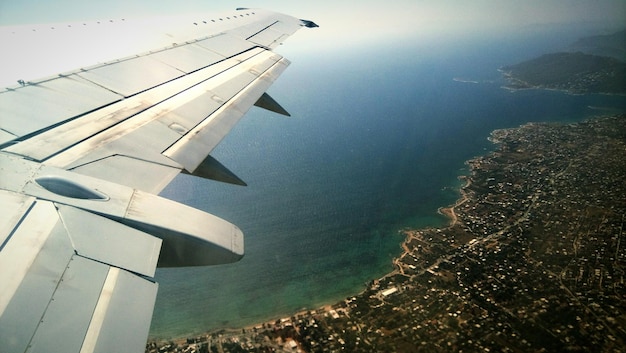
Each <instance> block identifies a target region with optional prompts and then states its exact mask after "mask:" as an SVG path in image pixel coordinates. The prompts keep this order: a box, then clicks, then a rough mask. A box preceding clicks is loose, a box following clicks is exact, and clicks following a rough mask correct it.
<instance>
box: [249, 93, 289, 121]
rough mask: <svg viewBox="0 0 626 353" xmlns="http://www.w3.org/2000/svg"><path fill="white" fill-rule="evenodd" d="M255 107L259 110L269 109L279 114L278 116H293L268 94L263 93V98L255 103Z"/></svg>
mask: <svg viewBox="0 0 626 353" xmlns="http://www.w3.org/2000/svg"><path fill="white" fill-rule="evenodd" d="M254 105H255V106H257V107H259V108H263V109H267V110H269V111H272V112H274V113H278V114H281V115H285V116H291V114H289V113H288V112H287V111H286V110H285V108H283V107H281V106H280V104H278V102H276V101H275V100H274V98H272V97H270V95H269V94H267V93H263V95H262V96H261V98H259V100H257V101H256V103H254Z"/></svg>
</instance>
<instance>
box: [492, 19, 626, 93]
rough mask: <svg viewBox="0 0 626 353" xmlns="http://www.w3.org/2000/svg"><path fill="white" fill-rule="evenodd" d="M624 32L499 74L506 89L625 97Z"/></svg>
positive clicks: (589, 39) (587, 41) (583, 42)
mask: <svg viewBox="0 0 626 353" xmlns="http://www.w3.org/2000/svg"><path fill="white" fill-rule="evenodd" d="M624 38H626V31H620V32H617V33H614V34H611V35H602V36H593V37H586V38H581V39H579V40H578V41H576V42H575V43H573V44H571V45H570V46H569V49H570V50H569V51H564V52H558V53H551V54H545V55H542V56H540V57H538V58H535V59H531V60H527V61H524V62H521V63H518V64H515V65H509V66H504V67H502V68H500V71H501V72H502V73H503V74H504V76H505V78H506V79H507V80H508V81H509V83H508V85H507V86H505V88H508V89H513V90H517V89H528V88H541V89H555V90H561V91H566V92H569V93H572V94H584V93H603V94H620V95H623V94H626V62H624V58H625V57H626V54H625V53H626V41H625V40H624Z"/></svg>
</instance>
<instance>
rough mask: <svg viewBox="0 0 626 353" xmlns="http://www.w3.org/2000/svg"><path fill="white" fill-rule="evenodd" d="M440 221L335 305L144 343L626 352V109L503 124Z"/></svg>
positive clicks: (177, 348) (188, 347)
mask: <svg viewBox="0 0 626 353" xmlns="http://www.w3.org/2000/svg"><path fill="white" fill-rule="evenodd" d="M490 139H491V140H492V142H494V143H495V144H496V149H495V151H494V152H492V153H489V154H488V155H485V156H480V157H476V158H475V159H472V160H470V161H468V162H467V163H468V165H469V167H470V174H469V175H465V176H461V177H460V178H462V179H464V182H465V185H464V186H463V187H462V189H461V191H460V198H459V200H458V201H457V202H456V204H455V205H452V206H451V207H449V208H442V209H440V212H441V213H442V214H445V215H447V216H448V217H449V218H450V225H449V226H448V227H446V228H442V229H417V230H415V229H406V230H403V233H404V234H405V235H406V239H405V241H404V243H403V244H401V251H402V253H401V255H399V256H398V257H397V258H395V259H394V260H393V263H394V267H395V270H394V271H392V272H391V273H389V274H388V275H386V276H384V277H382V278H379V279H377V280H373V281H372V282H371V283H369V284H368V286H367V288H366V289H365V290H364V291H363V292H361V293H359V294H358V295H355V296H353V297H350V298H346V299H345V300H343V301H341V302H338V303H336V304H334V305H331V306H327V307H323V308H319V309H316V310H309V311H304V312H300V313H297V314H294V315H292V316H290V317H284V318H278V319H276V320H273V321H270V322H265V323H262V324H258V325H256V326H252V327H247V328H240V329H236V330H234V329H233V330H221V331H217V332H209V333H207V334H205V335H201V336H198V337H190V338H186V339H183V340H178V341H167V342H148V345H147V347H146V352H220V353H222V352H344V351H345V352H415V351H425V352H451V351H454V352H479V351H480V352H490V351H501V352H528V351H532V352H554V351H572V352H583V351H596V352H623V351H625V348H624V347H626V284H625V283H624V277H625V274H626V273H625V271H626V251H625V250H624V247H625V245H624V244H621V240H622V239H623V238H624V236H625V235H624V225H625V224H626V219H625V217H626V198H625V197H624V195H626V183H625V182H624V180H626V115H620V116H611V117H601V118H596V119H592V120H588V121H585V122H580V123H574V124H566V125H563V124H549V123H529V124H526V125H524V126H522V127H519V128H514V129H505V130H496V131H494V132H493V133H492V135H491V137H490Z"/></svg>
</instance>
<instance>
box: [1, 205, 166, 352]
mask: <svg viewBox="0 0 626 353" xmlns="http://www.w3.org/2000/svg"><path fill="white" fill-rule="evenodd" d="M5 196H6V195H5ZM3 199H5V200H6V199H7V197H3ZM6 202H7V201H5V202H3V203H6ZM14 218H15V217H11V220H10V221H9V223H14V222H12V219H14ZM20 218H21V221H20V222H18V223H17V224H15V225H14V229H13V230H12V231H11V232H10V234H12V236H11V237H9V238H8V239H7V240H6V241H5V243H4V244H3V246H2V251H0V267H1V268H4V269H11V270H10V271H1V272H0V284H1V285H2V291H0V346H1V347H2V351H3V352H24V351H26V350H27V349H28V350H29V351H32V352H79V351H80V350H81V347H82V346H84V344H83V340H85V339H86V338H85V337H86V335H87V328H88V327H90V329H92V331H93V330H95V328H91V327H92V326H93V323H94V322H98V321H101V323H100V324H99V326H98V327H96V328H98V330H95V331H94V332H95V333H100V331H99V329H103V328H107V329H108V331H105V332H104V333H102V334H101V335H100V337H97V335H96V337H95V338H96V339H95V340H94V337H91V340H92V344H94V345H95V347H96V348H98V349H100V351H107V350H108V351H125V349H113V350H111V349H110V348H111V347H120V346H119V344H127V345H129V347H133V349H135V350H136V351H139V350H140V349H141V347H142V346H143V344H145V338H146V337H147V334H148V329H149V327H150V318H151V315H152V307H153V305H154V299H155V298H156V288H157V286H156V284H154V283H152V282H150V281H147V280H145V279H144V278H142V277H139V276H137V275H135V274H133V273H131V272H128V271H126V270H123V269H122V268H125V269H130V270H131V271H133V272H137V273H141V274H143V275H148V276H152V275H154V269H155V267H156V263H157V259H158V254H159V249H160V245H161V240H160V239H158V238H154V237H152V236H149V235H147V234H145V233H142V232H140V231H137V230H135V229H132V228H129V227H125V226H123V225H121V224H118V223H116V222H114V221H111V220H107V219H105V218H103V217H100V216H96V215H93V214H89V213H87V212H85V211H82V210H78V209H75V208H73V207H70V206H64V205H58V204H57V205H55V204H54V203H53V202H50V201H42V200H37V201H35V202H33V203H32V205H31V207H29V208H28V209H27V210H25V211H24V214H23V216H22V217H20ZM113 266H114V267H113ZM111 270H114V271H117V272H119V273H120V278H122V279H123V281H117V282H115V283H114V284H113V285H109V286H108V287H107V286H106V283H105V280H106V278H107V275H108V273H109V272H110V271H111ZM107 297H110V300H109V301H108V303H107V305H104V306H103V304H101V303H102V301H103V300H104V301H105V302H106V301H107V299H106V298H107ZM137 297H141V298H142V301H141V303H134V302H133V303H132V304H133V305H132V306H131V301H132V298H137ZM103 298H104V299H103ZM124 312H125V313H126V314H125V315H122V313H124ZM120 323H124V324H132V325H133V326H132V327H138V328H141V330H143V331H144V332H126V333H124V332H119V329H117V330H115V329H113V327H116V326H120ZM90 325H91V326H90ZM134 325H137V326H134ZM122 326H123V325H122ZM111 334H115V335H117V336H113V337H116V339H117V340H119V341H120V342H118V343H116V344H115V345H113V346H111V344H113V340H114V339H113V338H112V337H111V336H109V337H108V338H107V336H106V335H111ZM92 335H93V334H92ZM59 337H64V339H63V340H59ZM60 341H62V342H60ZM103 342H104V343H103ZM102 347H103V348H102ZM96 351H97V350H96Z"/></svg>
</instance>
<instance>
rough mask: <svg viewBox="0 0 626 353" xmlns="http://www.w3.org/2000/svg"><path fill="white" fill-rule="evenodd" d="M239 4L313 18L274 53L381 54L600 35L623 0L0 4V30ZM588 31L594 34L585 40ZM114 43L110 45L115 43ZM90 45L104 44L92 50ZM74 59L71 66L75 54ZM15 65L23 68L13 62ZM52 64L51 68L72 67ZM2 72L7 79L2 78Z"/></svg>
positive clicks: (67, 0)
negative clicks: (543, 35) (547, 29)
mask: <svg viewBox="0 0 626 353" xmlns="http://www.w3.org/2000/svg"><path fill="white" fill-rule="evenodd" d="M239 6H242V7H250V8H257V7H260V8H265V9H269V10H273V11H278V12H283V13H286V14H289V15H292V16H295V17H298V18H304V19H309V20H313V21H315V22H316V23H317V24H318V25H319V26H320V27H319V28H316V29H315V30H307V31H298V33H297V35H296V36H297V40H292V39H291V38H290V39H289V40H288V45H286V46H285V47H286V49H287V53H286V52H285V51H284V50H277V51H278V52H279V53H281V54H283V55H284V54H288V53H293V52H303V51H304V52H306V51H307V50H317V51H322V52H327V53H328V52H332V50H344V51H349V50H352V48H355V46H356V45H361V46H363V45H375V46H377V47H378V48H380V50H385V47H384V44H385V43H387V44H388V45H389V46H390V47H391V46H397V45H398V44H400V45H402V44H403V42H404V41H407V40H412V41H413V42H415V40H421V41H423V42H428V41H430V42H432V43H439V42H442V40H448V39H452V40H457V41H458V40H463V38H465V36H470V35H473V36H474V37H479V38H482V37H486V36H490V35H499V36H506V35H507V33H512V32H516V31H519V30H535V31H538V30H539V31H540V30H541V28H543V27H542V26H544V25H554V24H572V23H585V24H586V25H587V26H588V25H589V24H590V23H598V28H599V29H601V30H605V31H606V32H607V33H608V32H610V31H615V30H617V29H622V28H625V27H626V16H624V15H623V14H624V13H626V1H624V0H526V1H517V0H473V1H460V0H391V1H390V0H362V1H359V2H354V1H347V0H335V1H330V0H315V1H311V0H303V1H292V0H290V1H287V0H264V1H261V0H245V1H237V2H233V1H232V0H228V1H227V0H213V1H211V0H188V1H182V0H135V1H126V0H107V1H85V0H55V1H52V0H20V1H15V0H0V26H13V25H24V24H43V23H58V22H76V21H89V20H116V19H122V18H125V19H132V18H137V17H150V16H163V15H169V14H172V15H182V14H190V13H193V14H198V13H208V14H214V13H221V12H225V11H232V10H233V9H235V8H237V7H239ZM0 34H1V33H0ZM594 34H599V33H589V34H588V35H594ZM505 38H506V37H505ZM470 39H471V38H470ZM0 41H3V44H4V52H9V53H10V52H15V50H18V51H19V53H20V54H22V55H23V56H25V57H26V58H27V59H26V60H31V59H32V60H31V61H35V60H38V58H37V55H31V54H30V52H27V50H35V51H36V52H37V50H38V49H40V48H36V47H34V46H31V47H28V43H24V45H22V44H21V43H22V42H24V40H20V41H19V42H18V43H17V44H16V45H17V49H10V48H13V47H12V46H10V45H7V44H8V43H6V41H5V40H3V39H2V37H1V36H0ZM119 42H122V40H120V41H119ZM119 42H118V44H117V46H120V45H121V44H119ZM46 43H48V42H45V43H44V45H46ZM50 43H52V42H50ZM48 46H49V44H48ZM98 48H100V49H102V48H104V46H102V45H99V47H98ZM280 49H282V48H280ZM52 51H53V52H54V51H56V52H59V50H52ZM39 52H41V50H39ZM335 53H338V52H335ZM83 55H86V53H84V54H83ZM3 57H4V59H2V58H0V66H1V67H0V71H1V70H2V68H5V69H4V72H0V84H2V85H4V84H8V82H10V83H14V82H15V77H17V76H20V77H22V76H24V75H23V74H22V73H19V72H16V71H15V69H13V68H9V66H13V67H15V65H6V63H7V60H10V59H11V56H7V55H4V56H3ZM13 57H14V58H17V57H19V55H15V56H13ZM75 59H76V61H77V62H79V60H78V59H79V58H78V57H76V58H75ZM106 59H111V58H106ZM15 60H18V61H19V62H20V63H24V61H23V60H22V59H21V58H17V59H15ZM48 63H49V62H48ZM63 64H66V65H69V64H70V62H69V61H67V59H66V58H64V59H63ZM82 64H83V63H82V62H81V65H82ZM90 64H92V63H91V62H90ZM49 66H50V67H49V68H48V67H47V68H46V70H48V69H49V70H53V71H54V69H56V66H52V65H51V64H50V65H49ZM19 67H20V68H24V70H26V65H23V64H20V65H19ZM59 67H60V69H59V71H60V70H61V69H63V70H64V71H67V70H70V69H74V68H75V67H74V66H72V67H71V68H69V67H64V66H63V65H59ZM29 70H30V69H29ZM29 70H28V71H29ZM9 71H10V73H11V75H9V74H8V73H7V72H9ZM29 72H30V71H29ZM55 72H58V71H55ZM46 74H48V72H46ZM42 75H43V73H42ZM13 76H15V77H13ZM36 77H43V76H36Z"/></svg>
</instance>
